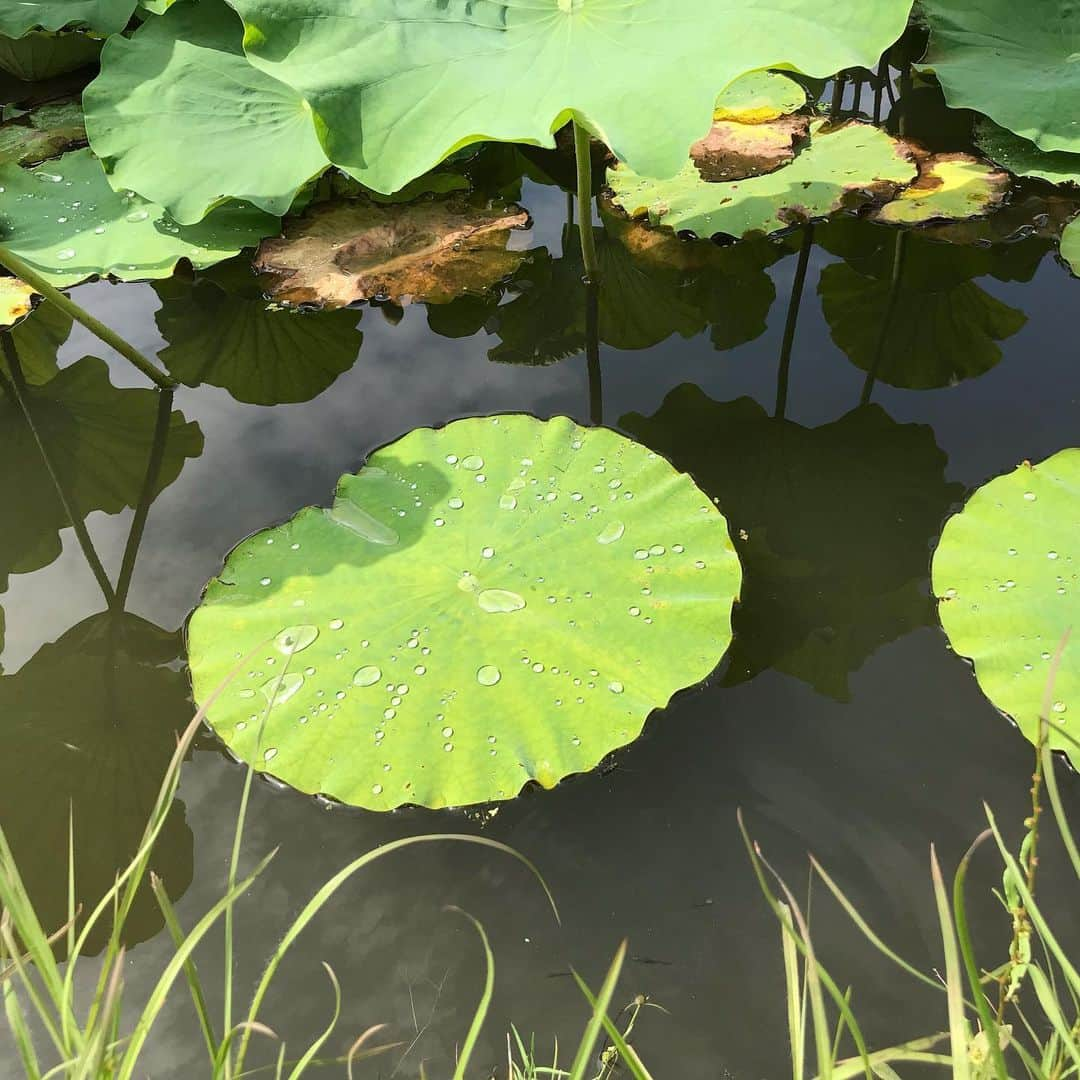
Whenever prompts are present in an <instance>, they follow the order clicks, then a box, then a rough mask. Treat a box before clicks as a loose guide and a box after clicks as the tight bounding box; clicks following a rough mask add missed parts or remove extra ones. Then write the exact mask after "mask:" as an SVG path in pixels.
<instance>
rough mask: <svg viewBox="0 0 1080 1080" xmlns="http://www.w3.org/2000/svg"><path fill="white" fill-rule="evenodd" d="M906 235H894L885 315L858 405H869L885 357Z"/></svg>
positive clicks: (897, 298)
mask: <svg viewBox="0 0 1080 1080" xmlns="http://www.w3.org/2000/svg"><path fill="white" fill-rule="evenodd" d="M907 238H908V234H907V232H906V231H905V230H903V229H901V230H898V231H897V234H896V245H895V246H894V248H893V268H892V279H891V281H890V282H889V300H888V303H887V304H886V305H885V314H884V316H882V319H881V330H880V331H879V333H878V340H877V348H876V349H875V350H874V362H873V364H871V365H870V370H869V371H868V372H867V373H866V381H865V382H864V383H863V390H862V397H861V398H860V399H859V404H860V405H869V404H870V396H871V394H873V392H874V383H875V382H876V381H877V377H878V372H879V371H880V370H881V361H882V358H883V357H884V356H885V342H886V341H887V340H888V337H889V328H890V326H891V325H892V318H893V314H894V313H895V312H896V304H897V301H898V300H899V299H900V282H901V279H902V278H903V276H904V254H905V252H906V251H907Z"/></svg>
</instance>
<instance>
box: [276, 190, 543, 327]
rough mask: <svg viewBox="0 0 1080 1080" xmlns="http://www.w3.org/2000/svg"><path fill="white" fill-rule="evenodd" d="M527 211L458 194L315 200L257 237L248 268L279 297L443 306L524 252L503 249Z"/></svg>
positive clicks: (505, 271)
mask: <svg viewBox="0 0 1080 1080" xmlns="http://www.w3.org/2000/svg"><path fill="white" fill-rule="evenodd" d="M528 224H529V215H528V214H527V213H526V212H525V211H524V210H522V209H521V207H520V206H513V205H511V206H503V205H499V204H496V205H494V206H492V207H491V208H482V207H476V206H473V205H471V204H470V203H469V202H467V201H466V200H465V199H464V198H462V197H461V196H456V195H451V196H449V197H444V198H439V199H421V200H419V201H417V202H413V203H400V204H399V203H391V204H387V205H380V204H378V203H375V202H373V201H372V200H370V199H349V200H346V201H343V202H337V203H320V204H319V205H318V206H315V207H313V208H312V209H311V210H309V211H308V212H307V213H305V214H304V215H303V216H302V217H299V218H296V219H294V220H291V221H286V223H285V232H284V235H283V236H282V237H281V238H280V239H278V238H274V239H270V240H264V241H263V242H262V244H260V245H259V250H258V252H257V253H256V256H255V269H256V270H258V271H260V272H262V273H265V274H268V275H269V277H270V285H269V293H270V295H271V296H272V297H273V298H274V299H275V300H277V301H279V302H280V303H287V304H292V305H296V304H311V305H317V306H319V307H327V308H338V307H345V306H346V305H347V304H351V303H355V302H356V301H358V300H371V299H374V298H376V297H378V298H380V299H390V300H394V301H397V302H405V303H409V302H411V301H413V300H426V301H428V302H430V303H436V304H439V303H446V302H447V301H449V300H452V299H453V298H454V297H455V296H460V295H461V294H462V293H468V292H480V291H483V290H484V289H486V288H488V287H489V286H491V285H493V284H495V283H496V282H498V281H500V280H501V279H503V278H506V277H509V276H510V275H511V274H512V273H513V272H514V271H515V270H516V269H517V268H518V266H519V265H520V264H521V260H522V259H523V258H524V253H523V252H521V251H512V250H508V249H507V242H508V240H509V239H510V232H511V230H512V229H524V228H526V227H527V226H528Z"/></svg>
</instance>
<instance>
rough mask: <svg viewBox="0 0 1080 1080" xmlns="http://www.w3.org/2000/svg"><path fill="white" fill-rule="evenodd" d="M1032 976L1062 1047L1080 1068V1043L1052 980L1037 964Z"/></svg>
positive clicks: (1040, 1000)
mask: <svg viewBox="0 0 1080 1080" xmlns="http://www.w3.org/2000/svg"><path fill="white" fill-rule="evenodd" d="M1030 977H1031V985H1032V986H1033V987H1034V989H1035V996H1036V997H1037V998H1038V999H1039V1004H1040V1005H1041V1006H1042V1011H1043V1012H1044V1013H1045V1014H1046V1019H1047V1020H1049V1021H1050V1024H1051V1026H1052V1027H1053V1029H1054V1032H1055V1033H1056V1034H1057V1036H1058V1038H1059V1039H1060V1040H1061V1044H1062V1048H1063V1049H1064V1050H1065V1051H1066V1052H1067V1053H1068V1054H1069V1056H1070V1057H1071V1058H1072V1060H1073V1065H1074V1066H1075V1068H1076V1069H1077V1070H1080V1044H1078V1043H1077V1041H1076V1037H1075V1034H1074V1032H1073V1031H1071V1030H1070V1028H1069V1024H1068V1021H1067V1020H1066V1019H1065V1017H1064V1015H1063V1014H1062V1012H1061V1005H1060V1003H1059V1002H1058V999H1057V995H1056V994H1055V993H1054V991H1053V988H1052V987H1051V986H1050V981H1049V980H1048V979H1047V977H1046V975H1045V974H1044V973H1043V971H1042V969H1041V968H1040V967H1039V966H1038V965H1037V964H1032V965H1031V971H1030Z"/></svg>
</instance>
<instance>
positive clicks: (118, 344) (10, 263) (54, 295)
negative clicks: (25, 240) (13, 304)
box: [0, 246, 177, 390]
mask: <svg viewBox="0 0 1080 1080" xmlns="http://www.w3.org/2000/svg"><path fill="white" fill-rule="evenodd" d="M0 266H3V267H5V268H6V269H8V270H10V271H11V272H12V273H13V274H14V275H15V276H16V277H18V278H21V279H22V280H23V281H25V282H26V284H27V285H29V286H30V287H31V288H33V289H34V290H35V291H36V292H39V293H41V295H42V296H44V297H45V299H46V300H48V301H50V302H51V303H53V304H55V305H56V306H57V307H58V308H60V309H61V310H62V311H64V312H66V313H67V314H68V315H70V316H71V317H72V318H73V319H74V320H75V321H76V322H80V323H82V324H83V326H85V327H86V329H87V330H89V331H90V333H92V334H94V335H95V336H96V337H98V338H100V339H101V340H102V341H104V342H105V344H106V345H110V346H112V348H114V349H115V350H116V351H117V352H118V353H119V354H120V355H121V356H122V357H124V359H126V360H130V361H131V362H132V363H133V364H134V365H135V366H136V367H137V368H138V369H139V370H140V371H141V372H142V373H143V374H144V375H145V376H146V377H147V378H148V379H150V380H151V382H153V383H155V384H156V385H157V386H158V387H159V388H160V389H162V390H171V389H173V388H174V387H175V386H176V385H177V383H176V380H175V379H174V378H172V376H171V375H166V374H165V372H163V371H162V370H161V369H160V368H159V367H158V366H157V365H156V364H154V363H153V361H151V360H148V359H147V358H146V357H145V356H143V354H142V353H141V352H139V350H138V349H136V348H135V347H134V346H133V345H129V344H128V343H127V342H126V341H125V340H124V339H123V338H122V337H120V335H119V334H117V333H116V332H115V331H114V330H110V329H109V328H108V327H107V326H106V325H105V324H104V323H103V322H101V321H99V320H98V319H95V318H94V316H93V315H91V314H90V312H89V311H87V310H85V308H81V307H80V306H79V305H78V304H76V303H75V301H74V300H72V299H71V297H69V296H66V295H65V294H64V293H62V292H61V291H60V290H59V289H57V288H56V287H55V286H54V285H50V284H49V282H48V281H47V280H46V279H45V278H43V277H42V276H41V275H40V274H39V273H38V272H37V271H36V270H35V269H34V268H33V267H32V266H30V265H29V264H28V263H26V262H24V261H23V260H22V259H20V258H19V256H18V255H16V254H15V253H14V252H13V251H10V250H9V249H8V248H6V247H3V246H0Z"/></svg>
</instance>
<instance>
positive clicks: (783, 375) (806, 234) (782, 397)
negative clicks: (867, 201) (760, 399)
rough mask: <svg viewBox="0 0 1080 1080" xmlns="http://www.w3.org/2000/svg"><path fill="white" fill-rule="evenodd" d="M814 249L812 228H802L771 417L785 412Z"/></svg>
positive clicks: (782, 414)
mask: <svg viewBox="0 0 1080 1080" xmlns="http://www.w3.org/2000/svg"><path fill="white" fill-rule="evenodd" d="M813 249H814V226H813V225H804V226H803V238H802V247H801V248H800V249H799V265H798V267H797V268H796V270H795V280H794V281H793V282H792V283H791V299H790V300H789V301H788V313H787V323H786V325H785V326H784V343H783V345H781V347H780V369H779V371H778V372H777V375H776V409H775V410H774V412H773V415H774V416H775V417H776V418H777V419H778V420H782V419H783V418H784V414H785V412H787V396H788V376H789V375H790V373H791V350H792V349H793V347H794V345H795V328H796V327H797V326H798V323H799V309H800V307H801V306H802V296H803V288H804V287H805V285H806V272H807V269H808V268H809V266H810V253H811V251H813Z"/></svg>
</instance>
